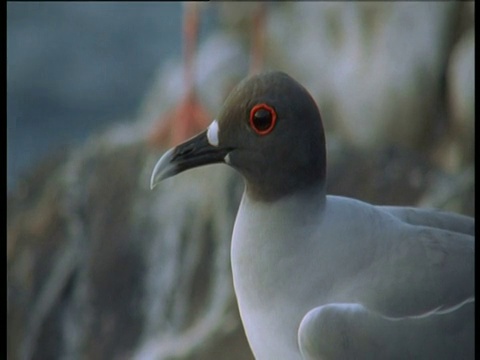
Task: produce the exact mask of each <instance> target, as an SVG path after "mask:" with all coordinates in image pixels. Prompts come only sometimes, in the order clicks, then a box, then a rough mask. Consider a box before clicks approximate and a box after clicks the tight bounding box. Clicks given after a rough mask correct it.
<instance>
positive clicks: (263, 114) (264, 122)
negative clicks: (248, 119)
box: [253, 109, 272, 131]
mask: <svg viewBox="0 0 480 360" xmlns="http://www.w3.org/2000/svg"><path fill="white" fill-rule="evenodd" d="M271 124H272V114H271V113H270V111H268V110H267V109H259V110H257V111H255V114H254V115H253V125H254V126H255V128H256V129H257V130H259V131H264V130H267V129H268V128H269V127H270V125H271Z"/></svg>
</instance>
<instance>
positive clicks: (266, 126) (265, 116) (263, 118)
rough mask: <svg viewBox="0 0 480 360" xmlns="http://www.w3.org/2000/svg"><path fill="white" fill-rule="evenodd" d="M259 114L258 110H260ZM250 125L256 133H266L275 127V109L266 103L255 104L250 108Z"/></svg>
mask: <svg viewBox="0 0 480 360" xmlns="http://www.w3.org/2000/svg"><path fill="white" fill-rule="evenodd" d="M262 110H263V112H262V113H260V114H259V111H262ZM249 122H250V127H251V128H252V129H253V130H254V131H255V132H256V133H257V134H258V135H267V134H268V133H270V132H271V131H272V130H273V128H274V127H275V123H276V122H277V113H276V112H275V109H273V108H272V107H271V106H268V105H267V104H263V103H262V104H257V105H255V106H254V107H253V108H252V110H250V121H249Z"/></svg>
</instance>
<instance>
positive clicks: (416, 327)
mask: <svg viewBox="0 0 480 360" xmlns="http://www.w3.org/2000/svg"><path fill="white" fill-rule="evenodd" d="M474 325H475V324H474V302H470V303H466V304H464V305H463V306H462V307H460V308H458V309H456V310H455V311H453V312H449V313H438V314H432V315H430V316H427V317H423V318H404V319H399V320H392V319H388V318H385V317H383V316H381V315H380V314H378V313H375V312H373V311H370V310H368V309H366V308H365V307H364V306H362V305H360V304H328V305H324V306H320V307H318V308H315V309H313V310H311V311H310V312H309V313H307V315H305V317H304V318H303V320H302V322H301V325H300V328H299V332H298V343H299V347H300V352H301V353H302V357H303V358H304V359H308V360H313V359H315V360H320V359H322V360H328V359H358V360H362V359H365V360H367V359H370V360H375V359H379V360H380V359H399V360H400V359H474V348H475V345H474V343H475V339H474Z"/></svg>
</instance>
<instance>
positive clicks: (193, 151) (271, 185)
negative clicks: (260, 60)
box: [151, 71, 326, 201]
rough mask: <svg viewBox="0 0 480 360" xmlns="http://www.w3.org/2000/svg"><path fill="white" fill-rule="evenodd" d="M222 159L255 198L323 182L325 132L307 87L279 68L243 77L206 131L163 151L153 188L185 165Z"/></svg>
mask: <svg viewBox="0 0 480 360" xmlns="http://www.w3.org/2000/svg"><path fill="white" fill-rule="evenodd" d="M220 162H224V163H227V164H229V165H230V166H232V167H233V168H235V169H237V170H238V171H239V172H240V173H241V174H242V175H243V176H244V178H245V180H246V192H247V195H248V196H249V197H251V198H252V199H255V200H259V201H274V200H277V199H279V198H281V197H283V196H286V195H290V194H292V193H293V192H296V191H300V190H305V189H308V188H310V187H312V186H315V185H317V186H318V185H320V186H322V185H324V183H325V175H326V174H325V171H326V154H325V136H324V131H323V126H322V121H321V118H320V112H319V111H318V107H317V105H316V104H315V101H314V100H313V98H312V97H311V96H310V94H309V93H308V91H307V90H306V89H305V88H304V87H303V86H302V85H300V84H299V83H298V82H297V81H295V80H294V79H292V78H291V77H290V76H288V75H287V74H285V73H282V72H278V71H273V72H268V73H264V74H260V75H256V76H252V77H249V78H246V79H244V80H243V81H242V82H240V84H238V85H237V86H236V87H235V89H234V90H233V91H232V92H231V93H230V95H229V96H228V97H227V99H226V100H225V103H224V105H223V107H222V109H221V111H220V114H219V116H218V118H217V120H215V121H214V122H213V123H212V124H211V125H210V127H209V128H208V129H207V130H205V131H204V132H202V133H200V134H199V135H197V136H195V137H193V138H192V139H190V140H188V141H186V142H185V143H183V144H181V145H179V146H177V147H175V148H173V149H170V150H169V151H167V152H166V153H165V154H164V156H163V157H162V158H161V159H160V160H159V162H158V163H157V165H156V166H155V169H154V171H153V174H152V179H151V187H152V188H153V187H154V186H155V185H156V184H157V183H158V182H159V181H161V180H162V179H165V178H167V177H170V176H173V175H176V174H178V173H180V172H182V171H184V170H187V169H191V168H193V167H197V166H201V165H206V164H213V163H220Z"/></svg>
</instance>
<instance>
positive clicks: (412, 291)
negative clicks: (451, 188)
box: [298, 207, 475, 359]
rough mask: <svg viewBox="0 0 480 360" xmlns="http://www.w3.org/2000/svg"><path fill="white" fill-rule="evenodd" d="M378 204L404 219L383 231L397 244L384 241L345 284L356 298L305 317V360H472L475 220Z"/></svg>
mask: <svg viewBox="0 0 480 360" xmlns="http://www.w3.org/2000/svg"><path fill="white" fill-rule="evenodd" d="M378 209H379V210H382V211H384V212H387V213H389V214H391V215H393V216H395V217H396V218H397V219H399V220H401V222H399V223H398V227H395V228H393V229H391V228H389V230H391V231H390V232H389V233H385V234H381V235H378V236H379V237H381V236H384V237H388V238H389V239H393V241H386V242H382V241H379V242H378V247H377V248H376V249H372V251H375V254H376V256H375V260H374V261H373V263H372V264H371V266H370V267H369V269H368V270H367V271H365V273H364V274H362V275H361V276H359V277H356V278H355V279H354V280H352V281H353V283H352V284H350V285H348V289H352V290H351V292H349V294H350V295H348V296H347V297H348V298H350V299H352V300H354V303H349V304H345V303H330V304H326V305H323V306H319V307H317V308H314V309H312V310H311V311H309V312H308V313H307V314H306V315H305V317H304V318H303V320H302V323H301V325H300V327H299V331H298V342H299V347H300V349H301V352H302V355H303V357H304V358H305V359H350V358H351V359H410V358H412V359H470V358H472V359H473V353H474V317H475V315H474V304H475V297H474V288H475V286H474V282H475V281H474V245H475V242H474V236H473V233H474V226H475V225H474V219H472V218H469V217H466V216H461V215H455V214H449V213H445V212H438V211H430V210H420V209H414V208H401V207H378ZM383 244H388V245H385V246H383ZM382 246H383V247H382ZM359 289H360V290H359ZM362 289H365V290H362Z"/></svg>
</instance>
